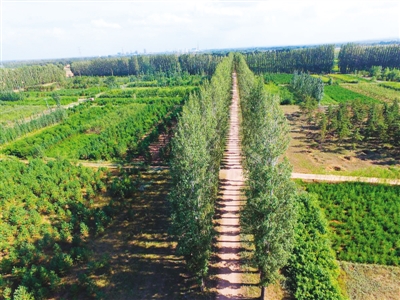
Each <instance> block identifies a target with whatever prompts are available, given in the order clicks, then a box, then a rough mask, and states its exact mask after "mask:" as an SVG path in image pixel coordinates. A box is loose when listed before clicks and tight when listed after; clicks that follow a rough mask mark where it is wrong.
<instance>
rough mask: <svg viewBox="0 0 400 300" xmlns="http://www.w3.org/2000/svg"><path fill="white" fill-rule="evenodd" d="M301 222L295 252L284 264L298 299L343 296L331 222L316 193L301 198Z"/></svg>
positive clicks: (299, 222)
mask: <svg viewBox="0 0 400 300" xmlns="http://www.w3.org/2000/svg"><path fill="white" fill-rule="evenodd" d="M297 207H298V216H299V217H298V222H297V226H296V230H295V239H294V248H293V252H292V255H291V257H290V259H289V261H288V264H287V266H286V267H285V268H284V272H283V273H284V274H285V276H286V277H287V278H288V283H289V288H290V290H291V291H292V292H293V295H294V297H295V299H299V300H308V299H331V300H334V299H342V296H341V292H340V289H339V287H338V281H337V278H338V276H339V268H338V265H337V263H336V261H335V253H334V252H333V251H332V248H331V243H330V236H329V234H328V223H327V221H326V219H325V216H324V214H323V213H322V211H321V208H320V206H319V204H318V201H317V200H316V199H315V197H314V196H311V195H308V194H306V193H302V194H300V195H299V197H298V199H297Z"/></svg>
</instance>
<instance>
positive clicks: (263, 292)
mask: <svg viewBox="0 0 400 300" xmlns="http://www.w3.org/2000/svg"><path fill="white" fill-rule="evenodd" d="M264 299H265V286H262V287H261V297H260V300H264Z"/></svg>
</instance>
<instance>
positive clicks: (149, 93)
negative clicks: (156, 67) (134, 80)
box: [99, 86, 199, 99]
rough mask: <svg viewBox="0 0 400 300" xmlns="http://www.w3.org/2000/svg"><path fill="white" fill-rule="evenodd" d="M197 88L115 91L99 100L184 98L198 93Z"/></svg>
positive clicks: (103, 95) (105, 94)
mask: <svg viewBox="0 0 400 300" xmlns="http://www.w3.org/2000/svg"><path fill="white" fill-rule="evenodd" d="M198 90H199V88H198V87H191V86H188V87H181V86H180V87H169V88H160V87H156V88H129V89H123V90H121V89H115V90H112V91H110V92H107V93H104V94H102V95H100V97H99V98H100V99H101V98H148V97H185V96H187V95H188V94H190V93H195V92H196V91H198Z"/></svg>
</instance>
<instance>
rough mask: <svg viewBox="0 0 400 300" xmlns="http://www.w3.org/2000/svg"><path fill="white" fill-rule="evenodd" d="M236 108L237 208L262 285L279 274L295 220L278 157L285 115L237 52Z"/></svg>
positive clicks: (286, 172)
mask: <svg viewBox="0 0 400 300" xmlns="http://www.w3.org/2000/svg"><path fill="white" fill-rule="evenodd" d="M235 68H236V71H237V74H238V80H239V91H240V99H241V109H242V116H243V121H242V134H241V136H242V145H243V152H244V168H245V177H246V184H247V186H248V188H247V189H246V196H247V201H246V205H245V206H244V208H243V210H242V212H241V219H240V222H241V227H242V230H243V232H244V233H248V234H252V235H253V236H254V245H255V252H254V255H253V257H252V263H253V264H254V265H255V266H256V267H257V268H258V269H259V270H260V284H261V286H262V287H263V289H264V287H265V286H267V285H269V284H270V283H272V282H274V281H275V280H276V279H277V278H278V277H279V276H278V271H279V269H280V268H281V267H283V266H284V265H285V264H286V262H287V260H288V258H289V256H290V252H291V249H292V246H293V238H294V227H295V224H296V209H295V197H294V196H295V188H294V185H293V184H292V183H291V182H290V174H291V167H290V165H289V163H288V161H287V160H284V161H283V162H280V163H278V158H279V157H280V156H281V155H282V154H283V153H284V152H285V150H286V148H287V146H288V143H289V139H288V136H289V134H288V133H289V127H288V124H287V120H286V118H285V116H284V115H283V113H282V111H281V110H280V108H279V98H277V97H273V96H271V95H268V94H267V93H266V91H265V89H264V83H263V81H262V80H261V78H257V79H256V78H255V77H254V75H253V74H252V72H251V71H250V70H249V68H248V66H247V64H246V62H245V60H244V58H243V56H239V55H237V56H236V57H235Z"/></svg>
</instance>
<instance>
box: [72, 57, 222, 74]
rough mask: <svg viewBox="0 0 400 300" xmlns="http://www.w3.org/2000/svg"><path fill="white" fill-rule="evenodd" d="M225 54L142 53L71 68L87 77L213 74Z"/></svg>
mask: <svg viewBox="0 0 400 300" xmlns="http://www.w3.org/2000/svg"><path fill="white" fill-rule="evenodd" d="M221 59H222V57H221V56H216V55H209V54H197V55H194V54H184V55H179V56H177V55H172V54H171V55H148V56H146V55H139V56H132V57H130V58H127V57H122V58H107V59H94V60H87V61H74V62H72V63H71V71H72V72H73V73H74V74H75V75H79V76H82V75H86V76H128V75H154V74H159V75H162V74H164V76H171V75H175V74H176V75H179V74H181V73H185V72H186V73H189V74H191V75H193V74H205V75H209V76H211V75H212V74H213V73H214V71H215V68H216V65H217V64H218V63H219V62H220V61H221Z"/></svg>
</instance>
